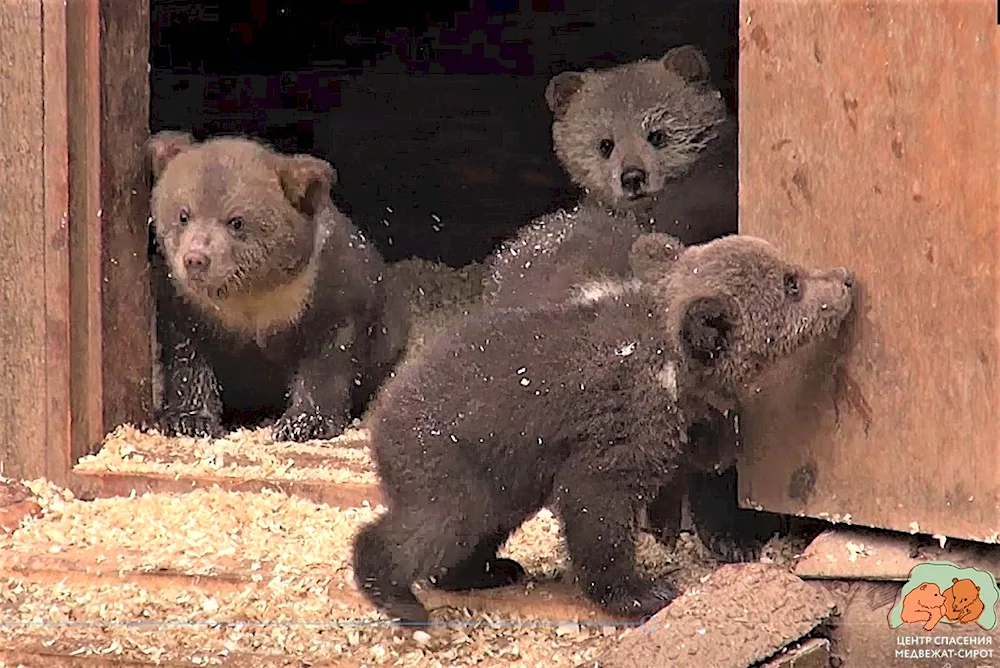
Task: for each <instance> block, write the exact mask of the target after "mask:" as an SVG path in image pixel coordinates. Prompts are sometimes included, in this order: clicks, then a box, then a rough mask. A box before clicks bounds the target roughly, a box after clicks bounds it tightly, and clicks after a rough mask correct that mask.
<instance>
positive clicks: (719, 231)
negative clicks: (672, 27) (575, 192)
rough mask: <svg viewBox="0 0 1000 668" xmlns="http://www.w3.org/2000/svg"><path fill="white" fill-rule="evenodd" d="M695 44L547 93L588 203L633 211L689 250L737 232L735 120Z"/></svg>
mask: <svg viewBox="0 0 1000 668" xmlns="http://www.w3.org/2000/svg"><path fill="white" fill-rule="evenodd" d="M710 76H711V70H710V67H709V63H708V60H707V58H706V57H705V55H704V54H703V53H702V52H701V51H700V50H699V49H698V48H696V47H695V46H693V45H684V46H678V47H674V48H672V49H670V50H669V51H667V52H666V54H664V55H663V57H662V58H660V59H659V60H649V59H643V60H638V61H635V62H631V63H625V64H623V65H618V66H616V67H611V68H606V69H602V70H587V71H583V72H573V71H567V72H562V73H560V74H557V75H555V76H554V77H552V79H551V80H550V81H549V83H548V86H547V87H546V89H545V100H546V102H547V103H548V106H549V109H550V110H551V111H552V115H553V122H552V143H553V148H554V150H555V154H556V157H557V158H558V160H559V162H560V163H561V164H562V165H563V168H564V169H565V170H566V173H567V174H568V175H569V177H570V178H571V179H572V180H573V181H574V182H575V183H576V184H577V185H579V186H580V187H582V188H583V189H584V193H585V194H584V198H583V199H584V201H585V202H590V203H593V204H595V205H597V206H601V207H605V208H608V209H611V210H613V211H615V212H622V211H631V212H634V213H635V214H636V215H637V216H638V217H639V219H640V222H641V223H642V224H643V225H649V226H651V227H652V229H654V230H655V231H658V232H666V233H668V234H672V235H674V236H676V237H677V238H678V239H680V241H681V242H682V243H684V244H685V245H691V244H697V243H701V242H704V241H708V240H710V239H715V238H718V237H720V236H723V235H727V234H735V233H736V232H737V206H738V198H737V189H738V183H739V178H738V169H737V134H736V119H735V118H733V117H732V115H731V114H730V113H729V111H728V110H727V108H726V103H725V100H724V99H723V97H722V93H720V92H719V90H718V89H717V88H715V87H714V86H713V85H712V83H711V80H710Z"/></svg>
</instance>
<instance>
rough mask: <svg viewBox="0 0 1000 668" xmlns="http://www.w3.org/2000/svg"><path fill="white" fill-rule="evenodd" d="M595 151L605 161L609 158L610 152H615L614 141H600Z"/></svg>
mask: <svg viewBox="0 0 1000 668" xmlns="http://www.w3.org/2000/svg"><path fill="white" fill-rule="evenodd" d="M597 150H598V151H600V152H601V157H602V158H604V159H605V160H607V159H608V158H610V157H611V152H612V151H614V150H615V142H614V140H613V139H602V140H601V143H600V144H598V146H597Z"/></svg>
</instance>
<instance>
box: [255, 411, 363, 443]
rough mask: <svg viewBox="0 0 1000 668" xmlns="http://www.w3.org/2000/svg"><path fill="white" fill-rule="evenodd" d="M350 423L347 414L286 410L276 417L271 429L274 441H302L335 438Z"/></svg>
mask: <svg viewBox="0 0 1000 668" xmlns="http://www.w3.org/2000/svg"><path fill="white" fill-rule="evenodd" d="M348 424H350V421H349V420H348V418H347V416H346V415H345V416H340V417H333V416H330V415H324V414H322V413H316V412H311V413H301V412H294V413H292V412H288V413H285V414H284V415H282V416H281V417H280V418H278V421H277V422H275V423H274V428H273V429H272V436H273V438H274V440H275V441H295V442H298V443H302V442H304V441H312V440H321V439H330V438H336V437H337V436H340V435H341V434H343V433H344V429H345V428H346V427H347V425H348Z"/></svg>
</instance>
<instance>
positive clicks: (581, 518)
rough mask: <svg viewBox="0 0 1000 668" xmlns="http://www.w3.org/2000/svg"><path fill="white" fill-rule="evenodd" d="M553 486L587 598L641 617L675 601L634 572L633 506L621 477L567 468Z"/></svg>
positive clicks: (672, 593)
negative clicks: (555, 486)
mask: <svg viewBox="0 0 1000 668" xmlns="http://www.w3.org/2000/svg"><path fill="white" fill-rule="evenodd" d="M556 482H557V488H556V489H557V493H558V498H559V502H558V506H559V513H560V515H561V517H562V520H563V526H564V530H565V533H566V545H567V548H568V549H569V555H570V560H571V561H572V564H573V572H574V575H575V577H576V580H577V581H578V582H579V585H580V587H581V588H582V590H583V592H584V594H585V595H586V596H587V597H588V598H590V599H591V600H593V601H594V602H595V603H597V604H598V605H600V606H601V607H603V608H604V609H605V610H607V611H609V612H611V613H612V614H615V615H622V616H625V617H629V618H639V619H641V618H645V617H651V616H652V615H655V614H656V613H657V612H659V611H660V610H661V609H662V608H664V607H665V606H666V605H668V604H669V603H670V602H671V601H672V600H674V599H675V598H676V597H677V595H678V592H677V590H675V589H674V588H673V587H672V586H670V585H668V584H656V585H654V584H653V583H651V582H648V581H646V580H644V579H643V578H641V577H640V576H639V574H638V573H637V572H636V570H635V537H634V535H633V531H632V529H633V527H632V519H633V514H634V506H633V504H632V503H631V501H630V500H629V498H628V493H627V492H623V490H625V489H627V486H625V485H623V484H622V476H617V475H615V474H614V472H613V471H609V470H608V469H606V468H605V469H601V470H598V469H597V468H596V467H595V468H593V469H591V468H584V467H570V468H567V469H565V470H564V471H563V472H562V473H561V474H560V475H559V476H558V478H557V481H556Z"/></svg>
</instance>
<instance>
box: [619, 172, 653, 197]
mask: <svg viewBox="0 0 1000 668" xmlns="http://www.w3.org/2000/svg"><path fill="white" fill-rule="evenodd" d="M648 179H649V175H648V174H647V173H646V170H645V169H639V168H637V167H629V168H628V169H626V170H625V171H624V172H622V190H624V191H625V192H627V193H629V194H631V195H638V194H639V193H641V192H642V191H643V188H645V187H646V181H647V180H648Z"/></svg>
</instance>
